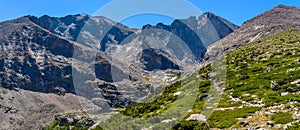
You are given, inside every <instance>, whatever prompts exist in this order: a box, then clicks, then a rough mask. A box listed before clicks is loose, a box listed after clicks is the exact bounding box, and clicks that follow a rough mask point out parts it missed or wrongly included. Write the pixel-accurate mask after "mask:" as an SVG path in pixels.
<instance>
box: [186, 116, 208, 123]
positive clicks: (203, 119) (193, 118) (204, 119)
mask: <svg viewBox="0 0 300 130" xmlns="http://www.w3.org/2000/svg"><path fill="white" fill-rule="evenodd" d="M186 120H187V121H198V122H206V117H205V116H204V115H202V114H192V115H190V117H189V118H187V119H186Z"/></svg>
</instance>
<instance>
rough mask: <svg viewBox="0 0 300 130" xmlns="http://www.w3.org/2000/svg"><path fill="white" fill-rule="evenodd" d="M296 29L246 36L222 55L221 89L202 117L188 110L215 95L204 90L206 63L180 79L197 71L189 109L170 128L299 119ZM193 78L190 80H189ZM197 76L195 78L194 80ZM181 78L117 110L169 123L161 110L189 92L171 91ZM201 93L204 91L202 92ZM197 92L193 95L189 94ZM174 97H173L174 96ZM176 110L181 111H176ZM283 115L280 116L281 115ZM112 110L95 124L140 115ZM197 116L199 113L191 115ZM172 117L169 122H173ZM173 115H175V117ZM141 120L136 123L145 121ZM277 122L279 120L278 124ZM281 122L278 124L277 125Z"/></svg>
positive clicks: (270, 124)
mask: <svg viewBox="0 0 300 130" xmlns="http://www.w3.org/2000/svg"><path fill="white" fill-rule="evenodd" d="M299 57H300V31H299V30H288V31H283V32H281V33H278V34H276V35H273V36H270V37H267V38H263V39H259V40H257V41H254V42H251V43H249V44H247V45H245V46H243V47H240V48H239V49H237V50H235V51H232V52H230V53H228V54H227V55H226V59H227V61H226V64H227V67H226V68H227V69H226V71H227V75H226V81H225V84H226V88H225V90H224V94H223V96H222V98H221V100H220V102H219V104H218V107H217V108H215V110H214V112H213V114H212V115H211V116H210V117H207V119H206V121H204V123H203V120H198V119H197V120H196V119H195V118H191V117H192V114H200V113H201V111H202V110H203V109H204V108H203V107H204V104H205V102H207V101H211V100H215V99H213V98H214V97H210V96H211V95H209V94H208V92H209V90H210V88H211V87H212V86H211V82H212V81H211V79H210V78H211V77H207V76H210V75H211V74H210V73H211V71H212V70H211V65H208V66H206V67H204V68H202V69H201V70H200V71H199V73H196V74H195V75H193V76H192V77H189V79H190V80H187V79H185V80H183V81H181V82H186V81H189V82H190V83H191V82H194V81H195V79H197V77H198V78H199V80H200V81H198V83H197V84H199V90H198V93H197V94H198V95H197V99H196V101H195V103H194V106H193V107H192V109H190V110H189V112H188V114H187V115H186V116H185V117H184V119H182V120H181V121H180V120H179V121H180V123H178V124H177V125H175V126H174V129H200V128H201V129H209V128H215V129H225V128H228V129H233V128H237V129H248V128H255V129H259V128H265V129H269V128H271V129H284V128H287V127H291V126H295V128H296V127H297V128H298V127H299V126H297V125H298V123H297V122H299V120H300V116H298V115H299V111H298V109H299V102H300V96H299V93H300V88H299V85H300V81H299V80H300V75H299V71H300V69H299V68H300V61H299ZM191 79H192V80H191ZM196 81H197V80H196ZM184 84H188V83H183V84H181V83H180V82H177V83H175V84H173V85H171V86H168V87H167V88H166V92H164V93H162V95H160V96H159V97H158V98H157V99H156V100H154V101H152V102H150V103H141V104H137V105H133V106H131V107H128V108H126V109H125V110H123V111H122V113H123V114H125V115H126V116H130V117H140V118H141V119H147V118H149V117H155V116H157V119H156V121H157V120H158V122H155V123H158V124H156V125H153V126H151V127H152V128H164V127H165V126H169V125H166V124H164V121H165V120H161V119H160V118H161V117H160V116H159V115H160V114H163V113H168V112H169V111H170V110H168V109H169V108H171V107H172V106H173V105H176V104H177V103H178V102H177V100H180V99H181V98H180V97H181V96H187V95H186V94H189V95H191V93H185V92H188V91H186V90H185V91H181V93H180V94H179V95H175V93H177V92H178V91H179V90H182V89H180V88H181V87H184V86H185V85H184ZM205 94H208V95H207V96H205ZM194 96H196V95H194ZM177 98H178V99H177ZM175 113H176V114H179V113H180V112H179V111H178V112H175ZM283 115H284V116H283ZM126 116H125V117H122V116H115V117H112V118H111V119H109V120H113V122H109V121H108V122H104V123H103V124H100V126H106V127H107V128H110V129H111V128H112V129H113V128H121V127H122V126H117V125H116V123H118V122H123V123H124V122H126V123H125V124H126V126H127V127H129V126H134V127H139V126H136V125H134V124H135V123H137V122H139V123H141V122H140V120H134V121H133V122H132V120H130V118H127V117H126ZM195 116H198V115H194V117H195ZM175 121H176V120H175V119H172V121H170V122H168V123H169V124H172V122H175ZM177 121H178V120H177ZM146 123H149V122H145V124H140V126H143V127H144V125H145V126H147V124H146ZM278 124H279V125H278ZM280 124H282V125H280Z"/></svg>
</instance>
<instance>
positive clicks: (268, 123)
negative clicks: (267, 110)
mask: <svg viewBox="0 0 300 130" xmlns="http://www.w3.org/2000/svg"><path fill="white" fill-rule="evenodd" d="M266 124H267V125H268V126H269V127H274V123H273V122H272V121H267V122H266Z"/></svg>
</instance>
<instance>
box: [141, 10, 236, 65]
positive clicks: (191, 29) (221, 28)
mask: <svg viewBox="0 0 300 130" xmlns="http://www.w3.org/2000/svg"><path fill="white" fill-rule="evenodd" d="M237 28H238V26H237V25H234V24H232V23H230V22H229V21H227V20H225V19H223V18H221V17H219V16H216V15H215V14H213V13H210V12H207V13H204V14H202V15H201V16H199V17H198V18H196V17H195V16H193V17H190V18H188V19H178V20H175V21H174V22H173V23H172V24H171V25H164V24H162V23H159V24H157V25H155V26H151V25H145V26H144V27H143V29H157V30H156V31H155V33H157V34H156V35H157V36H158V37H160V38H161V39H163V40H162V41H166V43H165V44H166V46H170V48H172V47H173V46H174V44H175V43H173V42H174V41H178V40H174V39H176V38H173V37H166V36H164V33H162V32H161V31H158V30H159V29H160V30H166V31H168V32H171V33H173V34H175V35H176V36H178V38H179V39H181V40H182V41H183V42H184V44H186V45H187V47H188V48H189V49H190V51H191V52H192V55H193V56H194V57H195V60H197V61H202V59H203V57H204V54H205V53H206V48H207V46H209V45H211V44H212V43H214V42H216V41H218V40H220V39H222V38H223V37H225V36H227V35H228V34H230V33H231V32H233V31H234V30H235V29H237ZM161 33H162V34H161ZM172 49H173V48H172ZM180 49H182V50H184V48H180ZM174 50H175V49H174ZM181 55H182V54H181ZM181 59H183V58H181Z"/></svg>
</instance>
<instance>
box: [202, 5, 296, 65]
mask: <svg viewBox="0 0 300 130" xmlns="http://www.w3.org/2000/svg"><path fill="white" fill-rule="evenodd" d="M299 13H300V9H299V8H296V7H290V6H284V5H279V6H277V7H275V8H273V9H271V10H269V11H267V12H265V13H263V14H261V15H258V16H256V17H254V18H253V19H251V20H249V21H246V22H245V23H244V24H243V26H241V27H240V28H238V29H236V30H235V31H234V32H233V33H231V34H229V35H228V36H226V37H225V38H223V39H222V40H220V41H218V42H216V43H215V44H213V45H211V46H209V47H208V49H207V50H208V52H207V54H206V56H205V60H208V61H213V60H214V59H216V58H217V57H218V56H220V55H222V54H224V53H227V52H228V51H231V50H234V49H236V48H238V47H240V46H243V45H245V44H247V43H249V42H252V41H254V40H257V39H260V38H263V37H267V36H271V35H274V34H276V33H279V32H281V31H283V30H289V29H300V23H299V22H298V21H299V19H300V16H299Z"/></svg>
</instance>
